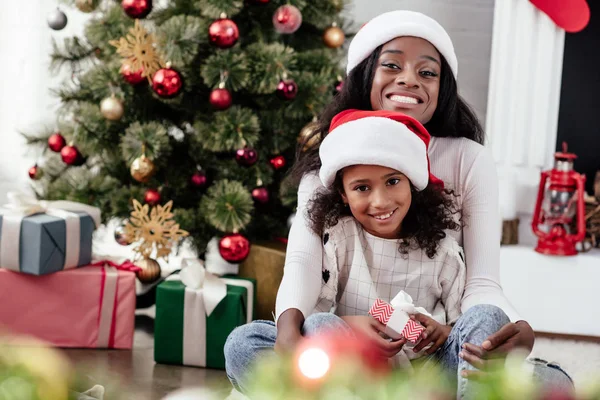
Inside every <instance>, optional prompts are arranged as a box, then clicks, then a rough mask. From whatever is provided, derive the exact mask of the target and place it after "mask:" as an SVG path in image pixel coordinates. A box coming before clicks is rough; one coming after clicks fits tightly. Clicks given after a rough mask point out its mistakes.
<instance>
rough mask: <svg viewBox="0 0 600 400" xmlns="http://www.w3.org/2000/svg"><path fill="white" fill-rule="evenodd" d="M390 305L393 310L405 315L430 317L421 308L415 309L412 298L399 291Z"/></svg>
mask: <svg viewBox="0 0 600 400" xmlns="http://www.w3.org/2000/svg"><path fill="white" fill-rule="evenodd" d="M390 304H391V305H392V307H394V310H401V311H404V312H405V313H407V314H417V313H419V314H425V315H427V316H428V317H431V314H429V312H427V310H426V309H424V308H423V307H415V305H414V304H413V299H412V297H410V295H409V294H408V293H406V292H405V291H404V290H401V291H400V292H399V293H398V294H397V295H396V297H394V298H393V299H392V301H391V302H390Z"/></svg>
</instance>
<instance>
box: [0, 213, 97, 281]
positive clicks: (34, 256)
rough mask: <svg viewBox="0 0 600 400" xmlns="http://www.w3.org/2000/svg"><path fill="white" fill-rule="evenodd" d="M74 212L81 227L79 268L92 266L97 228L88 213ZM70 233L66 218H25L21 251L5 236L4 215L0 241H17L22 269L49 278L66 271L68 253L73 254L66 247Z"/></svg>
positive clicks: (22, 224) (0, 224)
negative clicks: (3, 234)
mask: <svg viewBox="0 0 600 400" xmlns="http://www.w3.org/2000/svg"><path fill="white" fill-rule="evenodd" d="M74 213H75V214H77V215H79V221H80V226H81V228H80V231H81V235H80V239H79V261H78V263H77V265H76V266H77V267H79V266H82V265H87V264H89V263H90V262H91V260H92V234H93V233H94V229H95V225H94V220H93V219H92V217H91V216H90V215H88V214H87V213H85V212H74ZM66 230H67V228H66V223H65V220H64V219H62V218H58V217H53V216H51V215H47V214H35V215H32V216H29V217H25V218H23V221H22V222H21V233H20V235H21V237H20V246H19V247H20V248H18V249H17V248H16V243H17V241H16V240H14V239H13V238H10V237H7V238H5V237H2V215H0V241H3V240H14V242H15V248H14V249H12V251H18V252H19V270H20V272H23V273H27V274H33V275H46V274H51V273H53V272H58V271H61V270H62V269H63V267H64V263H65V257H66V254H67V253H66V252H67V251H73V250H72V249H71V250H69V249H67V248H66V235H67V232H66ZM0 267H3V266H2V265H0ZM69 267H73V266H69Z"/></svg>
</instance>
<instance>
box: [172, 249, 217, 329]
mask: <svg viewBox="0 0 600 400" xmlns="http://www.w3.org/2000/svg"><path fill="white" fill-rule="evenodd" d="M167 279H168V280H180V281H181V282H182V283H183V284H184V285H185V286H186V288H187V289H190V290H193V291H195V292H197V293H201V294H202V297H203V299H204V309H205V312H206V316H207V317H209V316H210V314H212V312H213V311H214V309H215V308H216V307H217V305H218V304H219V303H220V302H221V300H223V299H224V298H225V297H226V296H227V284H226V283H225V282H223V281H222V280H221V279H219V278H218V277H217V276H215V275H213V274H211V273H210V272H208V271H207V270H206V269H205V268H204V265H203V264H202V262H201V261H200V260H198V259H193V258H187V259H184V260H183V261H182V263H181V271H180V272H179V275H171V276H169V277H168V278H167Z"/></svg>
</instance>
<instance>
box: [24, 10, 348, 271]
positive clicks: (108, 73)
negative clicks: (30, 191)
mask: <svg viewBox="0 0 600 400" xmlns="http://www.w3.org/2000/svg"><path fill="white" fill-rule="evenodd" d="M63 2H64V1H63ZM67 2H68V3H71V4H70V6H72V8H65V9H64V10H61V9H57V10H56V11H55V12H54V13H53V14H51V15H50V16H49V17H48V24H49V25H50V27H51V28H53V29H62V28H63V27H64V26H65V24H66V21H67V19H66V16H65V14H64V13H65V12H66V13H69V12H80V11H81V12H91V13H93V14H92V17H91V19H90V21H89V23H88V24H87V25H86V27H85V35H84V36H85V37H73V38H68V39H66V40H65V41H64V43H61V44H55V45H54V51H53V54H52V55H51V58H52V66H53V68H56V69H57V70H59V69H60V68H70V69H71V70H72V74H71V79H70V80H69V81H68V82H65V84H64V85H63V86H62V87H59V88H57V89H55V94H56V95H57V96H58V97H59V98H60V100H61V104H62V106H61V108H60V111H59V114H58V115H57V125H56V129H55V130H51V131H46V132H37V133H36V134H33V135H27V136H26V138H27V140H28V142H29V143H30V144H31V145H37V146H41V147H42V148H43V149H44V153H43V156H42V159H41V161H40V163H39V165H36V166H34V167H32V169H31V170H30V176H31V177H32V179H34V180H35V182H34V189H35V190H36V193H37V194H38V196H39V197H41V198H44V199H48V200H54V199H68V200H73V201H78V202H82V203H87V204H91V205H94V206H97V207H99V208H100V209H101V210H102V212H103V219H104V220H105V221H106V220H109V219H111V218H115V217H116V218H123V219H125V218H127V217H128V216H129V213H130V212H131V210H132V202H133V200H134V199H135V200H138V201H140V202H141V203H146V204H150V205H155V204H164V203H166V202H167V201H169V200H173V210H174V214H175V219H176V221H177V222H178V223H179V224H180V226H181V228H182V229H185V230H186V231H188V232H189V233H190V238H191V240H192V241H193V245H194V247H195V248H196V249H197V250H198V251H199V253H202V252H203V251H204V249H205V248H206V244H207V242H208V241H209V240H210V239H211V238H212V237H214V236H217V237H224V236H227V235H230V237H233V239H235V240H238V242H240V241H241V242H242V244H243V242H244V241H245V240H249V241H250V242H252V241H254V240H261V239H272V238H275V237H285V236H286V234H287V229H288V227H287V220H288V218H289V217H290V215H291V214H292V213H293V207H294V202H295V197H296V193H295V188H289V187H287V185H285V176H286V172H287V169H288V168H289V167H290V166H291V164H292V162H293V159H294V155H295V151H296V147H297V144H298V138H299V137H301V135H306V134H307V133H310V132H311V128H312V127H313V126H314V125H313V124H314V120H315V116H316V115H317V114H318V113H319V112H320V110H321V109H322V108H323V107H324V105H325V104H327V103H328V102H329V101H330V100H331V96H333V95H335V88H336V85H337V84H339V82H340V80H341V74H342V71H341V70H340V67H339V65H338V64H339V60H340V58H341V57H342V56H343V50H341V46H342V44H343V43H344V40H345V37H344V30H343V29H342V28H344V27H345V26H347V22H346V21H344V19H343V17H341V16H340V12H341V11H342V9H343V8H344V6H345V4H344V3H345V2H346V1H345V0H319V1H307V0H290V1H287V0H285V1H284V0H247V1H242V0H170V1H165V2H163V3H165V4H162V3H161V4H160V5H158V4H154V6H153V4H152V1H151V0H122V1H121V0H119V1H115V0H68V1H67ZM155 3H156V2H155ZM299 135H300V136H299ZM236 233H239V235H233V236H231V235H232V234H236ZM222 254H223V252H222ZM243 255H244V254H237V255H236V254H232V255H231V257H232V259H231V260H228V261H239V260H236V257H243Z"/></svg>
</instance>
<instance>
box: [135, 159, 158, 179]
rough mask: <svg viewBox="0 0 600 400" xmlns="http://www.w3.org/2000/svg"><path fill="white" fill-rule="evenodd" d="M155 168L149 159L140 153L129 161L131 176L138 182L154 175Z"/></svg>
mask: <svg viewBox="0 0 600 400" xmlns="http://www.w3.org/2000/svg"><path fill="white" fill-rule="evenodd" d="M155 170H156V168H155V167H154V163H153V162H152V160H151V159H149V158H148V157H146V155H145V154H142V155H141V156H139V157H138V158H136V159H135V160H133V162H132V163H131V168H130V170H129V171H130V172H131V176H132V177H133V179H135V180H136V181H138V182H140V183H146V182H148V181H149V180H150V178H152V175H154V172H155Z"/></svg>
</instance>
